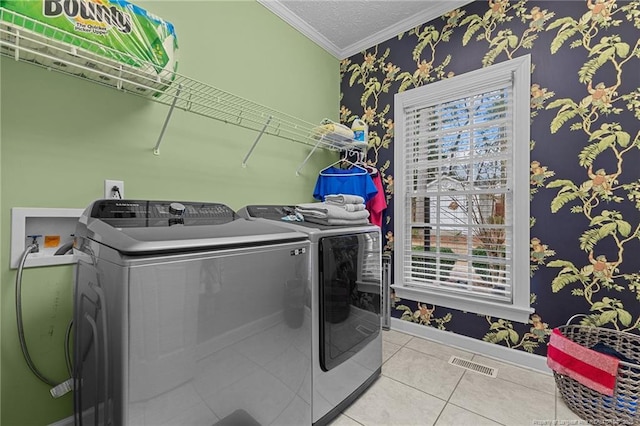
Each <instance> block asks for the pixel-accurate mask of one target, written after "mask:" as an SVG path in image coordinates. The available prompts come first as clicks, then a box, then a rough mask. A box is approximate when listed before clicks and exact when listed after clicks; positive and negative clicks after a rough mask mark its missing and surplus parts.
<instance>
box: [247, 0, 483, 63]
mask: <svg viewBox="0 0 640 426" xmlns="http://www.w3.org/2000/svg"><path fill="white" fill-rule="evenodd" d="M257 2H258V3H260V4H261V5H262V6H264V7H265V8H267V9H268V10H270V11H271V12H272V13H274V14H275V15H277V16H278V17H280V18H281V19H282V20H284V21H285V22H286V23H288V24H289V25H291V26H292V27H293V28H295V29H296V30H298V31H299V32H301V33H302V34H304V35H305V36H306V37H308V38H309V39H310V40H311V41H313V42H314V43H316V44H317V45H318V46H320V47H322V48H323V49H324V50H326V51H327V52H329V53H330V54H332V55H333V56H335V57H336V58H338V59H345V58H348V57H349V56H352V55H355V54H356V53H360V52H362V51H364V50H366V49H368V48H370V47H373V46H375V45H377V44H379V43H382V42H384V41H386V40H389V39H391V38H393V37H395V36H397V35H398V34H400V33H402V32H404V31H407V30H410V29H411V28H414V27H417V26H418V25H422V24H424V23H427V22H429V21H431V20H433V19H436V18H438V17H440V16H442V15H443V14H445V13H447V12H450V11H452V10H454V9H456V8H458V7H461V6H464V5H466V4H468V3H472V2H473V0H442V1H438V2H434V5H432V6H431V7H430V8H429V9H428V10H425V11H424V12H422V13H417V14H415V15H413V16H411V17H409V18H407V19H405V20H402V21H400V22H398V23H396V24H394V25H392V26H390V27H387V28H385V29H384V30H381V31H378V32H376V33H374V34H372V35H370V36H368V37H366V38H364V39H362V40H360V41H359V42H357V43H353V44H351V45H349V46H346V47H344V48H340V47H338V46H336V45H335V44H334V43H333V42H331V41H329V40H328V39H327V38H326V37H325V36H323V35H322V34H320V33H319V32H318V31H317V30H316V29H315V28H313V27H312V26H310V25H309V24H307V23H306V22H305V21H303V20H302V19H301V18H300V17H299V16H298V15H296V14H295V13H293V12H291V10H289V9H288V8H287V7H285V6H284V5H283V4H282V3H280V1H279V0H257Z"/></svg>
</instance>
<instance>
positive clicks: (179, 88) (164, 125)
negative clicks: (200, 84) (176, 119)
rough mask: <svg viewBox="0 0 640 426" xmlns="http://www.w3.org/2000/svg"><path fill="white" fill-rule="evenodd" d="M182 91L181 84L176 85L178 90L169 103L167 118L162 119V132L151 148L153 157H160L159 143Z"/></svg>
mask: <svg viewBox="0 0 640 426" xmlns="http://www.w3.org/2000/svg"><path fill="white" fill-rule="evenodd" d="M181 91H182V84H178V89H177V90H176V95H175V96H174V98H173V101H171V106H170V107H169V112H168V113H167V118H165V119H164V124H163V125H162V130H160V136H158V142H156V146H155V148H153V153H154V154H155V155H160V143H161V142H162V137H163V136H164V132H165V130H167V124H169V120H170V119H171V114H172V113H173V110H174V108H175V107H176V102H178V97H180V92H181Z"/></svg>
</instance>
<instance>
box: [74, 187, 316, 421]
mask: <svg viewBox="0 0 640 426" xmlns="http://www.w3.org/2000/svg"><path fill="white" fill-rule="evenodd" d="M309 251H310V243H309V241H308V239H307V235H306V234H303V233H300V232H296V231H293V230H291V229H289V228H285V227H281V226H278V225H277V224H275V223H267V222H255V221H248V220H245V219H242V218H239V217H238V216H237V215H236V214H235V212H233V210H231V209H230V208H229V207H227V206H225V205H223V204H215V203H195V202H180V203H176V202H173V203H172V202H165V201H139V200H99V201H96V202H94V203H92V204H91V205H90V206H89V207H88V208H87V209H86V210H85V212H84V214H83V215H82V217H81V218H80V220H79V223H78V226H77V229H76V241H75V252H76V254H77V255H78V257H79V263H78V267H77V274H76V284H75V295H74V329H75V336H74V359H75V363H74V380H75V383H74V384H75V392H74V411H75V422H76V425H116V426H130V425H143V426H144V425H148V426H150V425H153V426H159V425H181V426H188V425H217V426H230V425H243V426H258V425H282V426H301V425H310V424H311V422H312V419H311V402H310V401H311V392H312V391H311V381H312V380H311V354H310V351H311V350H310V348H311V324H310V322H309V321H308V320H305V317H306V316H308V314H306V313H305V312H306V311H308V310H309V309H308V306H307V305H308V303H305V296H308V295H309V294H310V278H309V269H310V257H309Z"/></svg>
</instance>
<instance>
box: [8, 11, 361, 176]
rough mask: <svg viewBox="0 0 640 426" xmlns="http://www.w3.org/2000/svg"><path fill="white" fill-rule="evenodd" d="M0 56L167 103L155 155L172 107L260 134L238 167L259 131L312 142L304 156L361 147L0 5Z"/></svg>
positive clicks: (294, 140)
mask: <svg viewBox="0 0 640 426" xmlns="http://www.w3.org/2000/svg"><path fill="white" fill-rule="evenodd" d="M0 54H1V55H2V56H7V57H11V58H13V59H15V60H16V61H21V62H27V63H30V64H33V65H36V66H39V67H43V68H46V69H49V70H53V71H57V72H61V73H63V74H67V75H72V76H75V77H80V78H83V79H86V80H89V81H92V82H94V83H98V84H101V85H103V86H108V87H111V88H114V89H117V90H120V91H123V92H126V93H130V94H132V95H136V96H142V97H144V98H147V99H149V100H151V101H154V102H157V103H160V104H164V105H167V106H169V107H170V110H169V114H168V115H167V119H166V121H165V123H164V126H163V128H162V130H161V134H160V138H159V139H158V143H157V144H156V147H155V149H154V151H155V153H156V154H158V153H159V145H160V142H161V140H162V135H163V133H164V130H165V128H166V126H167V123H168V121H169V118H170V116H171V112H172V110H173V109H174V108H177V109H180V110H183V111H186V112H189V113H193V114H198V115H201V116H204V117H207V118H211V119H214V120H218V121H222V122H224V123H229V124H232V125H235V126H239V127H243V128H246V129H250V130H254V131H257V132H259V135H258V137H257V139H256V141H255V142H254V145H253V146H252V147H251V151H250V152H249V154H247V156H246V157H245V159H244V161H243V165H245V164H246V161H247V159H248V157H249V155H250V154H251V152H252V151H253V148H254V147H255V145H256V144H257V142H258V140H259V139H260V137H261V136H262V135H263V134H268V135H272V136H276V137H279V138H282V139H286V140H289V141H292V142H296V143H301V144H305V145H309V146H313V150H312V151H311V153H310V154H309V156H310V155H311V154H312V153H313V152H314V151H315V149H317V148H323V149H329V150H354V149H356V150H361V149H362V146H361V144H359V143H357V142H354V141H353V140H348V139H345V138H343V137H339V136H334V135H332V134H329V135H320V134H319V133H318V132H317V131H315V129H317V128H318V124H313V123H309V122H306V121H304V120H301V119H298V118H296V117H293V116H291V115H289V114H286V113H283V112H280V111H277V110H274V109H272V108H269V107H267V106H264V105H260V104H258V103H255V102H252V101H250V100H247V99H244V98H242V97H239V96H236V95H234V94H232V93H229V92H226V91H224V90H221V89H218V88H216V87H213V86H211V85H209V84H206V83H203V82H200V81H197V80H194V79H191V78H189V77H186V76H183V75H181V74H178V73H176V72H170V71H160V72H159V73H158V72H157V68H158V67H157V66H156V65H154V64H153V63H151V62H145V61H142V60H140V59H139V58H136V57H134V56H132V55H130V54H128V53H126V52H121V51H118V50H115V49H112V48H109V47H107V46H104V45H102V44H100V43H96V42H94V41H91V40H88V39H84V38H82V37H78V36H76V35H74V34H72V33H69V32H66V31H63V30H60V29H58V28H56V27H53V26H50V25H47V24H44V23H42V22H39V21H36V20H34V19H31V18H29V17H26V16H23V15H21V14H18V13H16V12H13V11H10V10H7V9H4V8H0ZM308 159H309V157H307V159H305V163H306V161H307V160H308ZM303 165H304V163H303V164H302V165H301V166H300V167H299V168H298V171H299V170H300V169H301V168H302V166H303Z"/></svg>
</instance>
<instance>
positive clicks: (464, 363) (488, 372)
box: [449, 355, 498, 379]
mask: <svg viewBox="0 0 640 426" xmlns="http://www.w3.org/2000/svg"><path fill="white" fill-rule="evenodd" d="M449 364H451V365H455V366H456V367H462V368H464V369H466V370H471V371H474V372H476V373H480V374H482V375H484V376H487V377H493V378H494V379H495V378H496V377H498V369H497V368H493V367H489V366H486V365H482V364H478V363H477V362H473V361H469V360H468V359H463V358H458V357H457V356H455V355H454V356H452V357H451V358H449Z"/></svg>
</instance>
